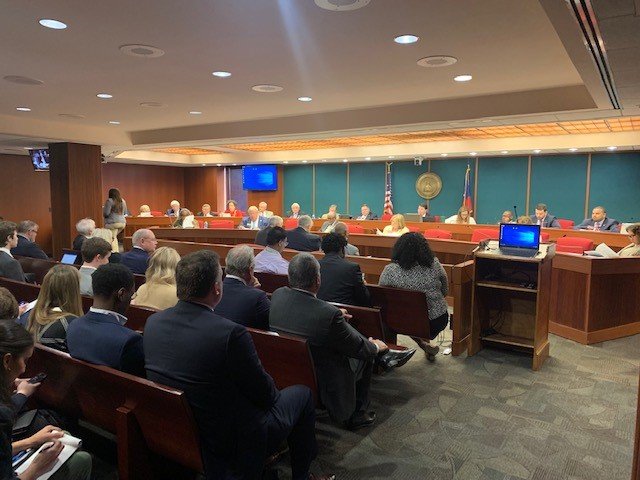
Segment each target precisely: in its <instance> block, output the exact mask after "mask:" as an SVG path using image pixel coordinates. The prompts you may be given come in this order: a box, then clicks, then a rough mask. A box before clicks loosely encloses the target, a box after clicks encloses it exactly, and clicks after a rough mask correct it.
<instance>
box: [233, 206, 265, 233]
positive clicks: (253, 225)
mask: <svg viewBox="0 0 640 480" xmlns="http://www.w3.org/2000/svg"><path fill="white" fill-rule="evenodd" d="M247 214H248V216H246V217H244V218H243V219H242V222H241V223H240V227H239V228H243V229H246V230H262V229H263V228H267V227H268V226H269V220H267V219H266V218H264V217H261V216H260V212H259V210H258V207H256V206H255V205H251V206H250V207H249V208H247Z"/></svg>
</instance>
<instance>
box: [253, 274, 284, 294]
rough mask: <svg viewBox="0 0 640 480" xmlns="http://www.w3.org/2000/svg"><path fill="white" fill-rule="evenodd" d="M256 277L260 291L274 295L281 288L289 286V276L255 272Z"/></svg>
mask: <svg viewBox="0 0 640 480" xmlns="http://www.w3.org/2000/svg"><path fill="white" fill-rule="evenodd" d="M254 275H255V277H256V278H257V279H258V281H259V282H260V289H261V290H264V291H265V292H267V293H273V292H275V291H276V290H277V289H279V288H280V287H288V286H289V277H288V276H287V275H277V274H275V273H264V272H255V273H254Z"/></svg>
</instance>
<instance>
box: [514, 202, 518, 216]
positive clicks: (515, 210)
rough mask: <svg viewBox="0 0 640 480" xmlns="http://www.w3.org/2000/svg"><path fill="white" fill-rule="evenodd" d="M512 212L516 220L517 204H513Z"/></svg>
mask: <svg viewBox="0 0 640 480" xmlns="http://www.w3.org/2000/svg"><path fill="white" fill-rule="evenodd" d="M513 214H514V215H515V217H516V220H517V219H518V206H517V205H514V206H513Z"/></svg>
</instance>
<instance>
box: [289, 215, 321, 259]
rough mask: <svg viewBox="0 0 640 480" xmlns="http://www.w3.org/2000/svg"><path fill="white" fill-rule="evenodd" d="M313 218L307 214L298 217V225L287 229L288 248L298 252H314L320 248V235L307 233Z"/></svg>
mask: <svg viewBox="0 0 640 480" xmlns="http://www.w3.org/2000/svg"><path fill="white" fill-rule="evenodd" d="M312 225H313V220H311V217H310V216H309V215H302V216H301V217H299V218H298V227H297V228H294V229H293V230H287V242H288V243H289V248H290V249H292V250H298V251H299V252H316V251H318V250H320V235H316V234H314V233H309V231H310V230H311V227H312Z"/></svg>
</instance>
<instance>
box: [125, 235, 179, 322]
mask: <svg viewBox="0 0 640 480" xmlns="http://www.w3.org/2000/svg"><path fill="white" fill-rule="evenodd" d="M179 261H180V255H179V254H178V252H177V251H176V250H175V249H174V248H171V247H160V248H157V249H156V251H155V252H153V255H151V257H150V258H149V267H147V271H146V273H145V278H146V281H145V283H144V284H143V285H140V288H138V291H137V292H136V293H135V295H134V296H133V299H132V300H131V304H132V305H138V306H141V307H149V308H155V309H156V310H165V309H167V308H169V307H173V306H174V305H175V304H176V303H178V293H177V289H176V265H178V262H179Z"/></svg>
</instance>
